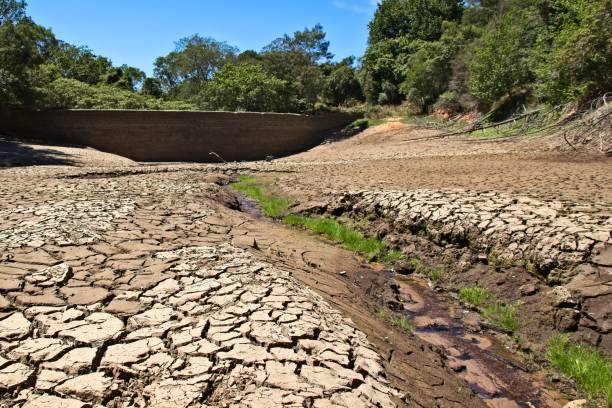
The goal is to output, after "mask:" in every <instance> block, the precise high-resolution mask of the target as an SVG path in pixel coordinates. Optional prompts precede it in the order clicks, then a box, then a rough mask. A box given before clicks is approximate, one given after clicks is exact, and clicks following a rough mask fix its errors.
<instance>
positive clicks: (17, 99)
mask: <svg viewBox="0 0 612 408" xmlns="http://www.w3.org/2000/svg"><path fill="white" fill-rule="evenodd" d="M12 3H15V2H9V3H8V4H9V5H10V4H12ZM17 3H20V4H23V2H17ZM2 6H3V8H2V13H4V14H3V20H2V21H3V23H2V25H0V102H1V103H6V104H25V105H32V104H34V102H35V100H36V87H37V86H39V81H40V79H41V77H42V76H43V72H42V65H43V63H45V62H46V61H47V60H48V58H49V53H50V49H51V48H52V47H53V46H54V45H55V44H56V40H55V36H54V35H53V33H52V32H51V31H50V30H47V29H46V28H44V27H41V26H39V25H37V24H35V23H34V22H32V21H31V20H30V19H28V18H26V17H23V16H21V14H22V11H20V10H17V9H15V8H11V7H7V6H6V4H4V3H2Z"/></svg>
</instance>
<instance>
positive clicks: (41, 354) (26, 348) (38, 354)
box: [8, 337, 70, 361]
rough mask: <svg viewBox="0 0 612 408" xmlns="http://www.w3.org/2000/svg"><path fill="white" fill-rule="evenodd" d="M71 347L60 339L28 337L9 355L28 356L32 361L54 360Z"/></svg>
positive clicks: (16, 356) (16, 358)
mask: <svg viewBox="0 0 612 408" xmlns="http://www.w3.org/2000/svg"><path fill="white" fill-rule="evenodd" d="M69 347H70V345H69V344H66V343H65V342H64V341H62V340H60V339H50V338H46V337H41V338H37V339H32V338H30V339H26V340H23V341H22V342H21V343H19V346H17V348H15V349H13V350H11V351H10V352H9V354H8V355H9V357H10V358H12V359H15V360H19V359H22V358H28V359H30V360H32V361H46V360H52V359H53V358H55V357H57V356H58V355H59V354H61V353H62V352H63V351H64V350H66V349H68V348H69Z"/></svg>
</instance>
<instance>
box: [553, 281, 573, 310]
mask: <svg viewBox="0 0 612 408" xmlns="http://www.w3.org/2000/svg"><path fill="white" fill-rule="evenodd" d="M548 295H549V296H551V297H552V300H553V306H556V307H573V306H576V305H577V304H578V302H577V301H576V299H574V297H573V296H572V293H571V292H570V291H569V290H568V289H567V288H566V287H564V286H555V287H554V288H553V289H552V290H551V291H549V292H548Z"/></svg>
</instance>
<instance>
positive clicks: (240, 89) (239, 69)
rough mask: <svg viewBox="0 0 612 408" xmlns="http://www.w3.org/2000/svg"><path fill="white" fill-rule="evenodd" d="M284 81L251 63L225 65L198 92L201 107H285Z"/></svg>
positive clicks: (254, 109) (255, 109)
mask: <svg viewBox="0 0 612 408" xmlns="http://www.w3.org/2000/svg"><path fill="white" fill-rule="evenodd" d="M284 88H285V82H284V81H282V80H280V79H278V78H276V77H274V76H272V75H270V74H269V73H267V72H266V71H265V70H264V69H263V68H262V67H261V66H259V65H254V64H240V65H225V66H224V67H223V68H221V69H220V70H219V71H218V72H217V73H216V74H215V75H214V77H213V80H212V81H209V82H208V83H206V85H205V86H204V87H203V90H202V93H201V95H200V106H201V107H202V108H204V109H213V110H227V111H251V112H279V111H280V112H282V111H285V110H286V96H285V93H284Z"/></svg>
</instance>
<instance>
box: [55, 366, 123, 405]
mask: <svg viewBox="0 0 612 408" xmlns="http://www.w3.org/2000/svg"><path fill="white" fill-rule="evenodd" d="M111 384H112V378H110V377H106V375H105V374H104V373H103V372H101V371H98V372H95V373H91V374H85V375H80V376H78V377H74V378H72V379H70V380H68V381H66V382H64V383H62V384H60V385H58V386H57V387H55V391H56V392H58V393H60V394H64V395H66V394H67V395H74V396H77V397H80V398H83V399H101V398H103V397H104V395H105V394H106V392H107V390H108V389H109V388H110V386H111Z"/></svg>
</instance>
